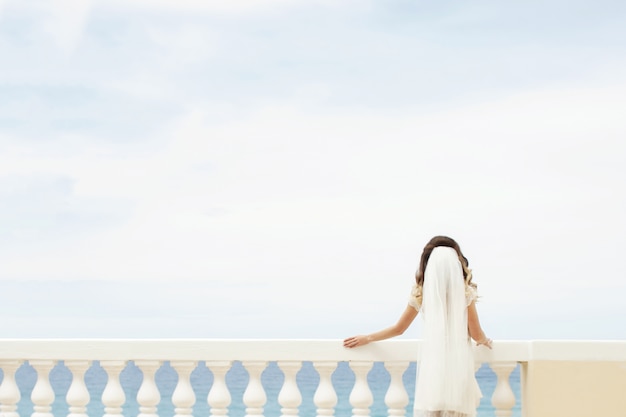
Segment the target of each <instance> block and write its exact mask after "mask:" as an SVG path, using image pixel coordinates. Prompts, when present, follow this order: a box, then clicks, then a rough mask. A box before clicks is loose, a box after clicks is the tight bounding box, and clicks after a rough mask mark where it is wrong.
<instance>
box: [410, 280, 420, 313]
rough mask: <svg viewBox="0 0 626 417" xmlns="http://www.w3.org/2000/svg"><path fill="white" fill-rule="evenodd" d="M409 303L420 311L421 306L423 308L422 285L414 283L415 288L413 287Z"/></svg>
mask: <svg viewBox="0 0 626 417" xmlns="http://www.w3.org/2000/svg"><path fill="white" fill-rule="evenodd" d="M409 305H410V306H411V307H413V308H414V309H415V310H417V311H420V308H422V287H418V286H417V284H415V285H413V288H411V295H410V296H409Z"/></svg>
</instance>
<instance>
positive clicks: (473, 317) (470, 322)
mask: <svg viewBox="0 0 626 417" xmlns="http://www.w3.org/2000/svg"><path fill="white" fill-rule="evenodd" d="M467 327H468V330H469V334H470V337H471V338H472V339H474V340H475V341H476V344H477V345H485V346H487V347H488V348H489V349H491V339H489V338H488V337H487V336H485V332H483V329H482V327H480V320H478V311H476V302H474V301H472V303H471V304H470V305H469V306H468V307H467Z"/></svg>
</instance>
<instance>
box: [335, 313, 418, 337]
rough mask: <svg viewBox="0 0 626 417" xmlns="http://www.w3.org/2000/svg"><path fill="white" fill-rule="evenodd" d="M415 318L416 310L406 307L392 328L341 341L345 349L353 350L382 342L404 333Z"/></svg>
mask: <svg viewBox="0 0 626 417" xmlns="http://www.w3.org/2000/svg"><path fill="white" fill-rule="evenodd" d="M415 317H417V310H415V308H413V307H411V306H410V305H408V306H406V309H405V310H404V312H403V313H402V315H401V316H400V319H399V320H398V322H397V323H396V324H394V325H393V326H391V327H387V328H386V329H383V330H381V331H379V332H376V333H372V334H369V335H358V336H352V337H349V338H347V339H346V340H344V341H343V346H344V347H347V348H354V347H357V346H363V345H367V344H368V343H370V342H375V341H377V340H384V339H389V338H390V337H394V336H399V335H401V334H402V333H404V331H405V330H406V329H407V328H408V327H409V325H410V324H411V323H412V322H413V320H415Z"/></svg>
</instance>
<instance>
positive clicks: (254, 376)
mask: <svg viewBox="0 0 626 417" xmlns="http://www.w3.org/2000/svg"><path fill="white" fill-rule="evenodd" d="M243 366H244V368H245V369H246V370H247V371H248V374H249V375H250V380H249V381H248V386H247V387H246V391H245V392H244V393H243V403H244V404H245V405H246V417H253V416H255V417H263V406H264V405H265V401H267V397H266V395H265V390H264V389H263V385H262V384H261V372H263V370H264V369H265V367H266V366H267V362H261V361H259V362H243Z"/></svg>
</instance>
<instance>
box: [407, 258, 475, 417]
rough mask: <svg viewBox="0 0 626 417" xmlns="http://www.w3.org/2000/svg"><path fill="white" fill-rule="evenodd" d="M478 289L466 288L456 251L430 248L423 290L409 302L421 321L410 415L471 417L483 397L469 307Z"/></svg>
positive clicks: (413, 294) (416, 291)
mask: <svg viewBox="0 0 626 417" xmlns="http://www.w3.org/2000/svg"><path fill="white" fill-rule="evenodd" d="M476 296H477V295H476V290H475V289H474V288H473V287H470V286H468V285H466V284H465V281H464V279H463V269H462V267H461V262H460V261H459V258H458V255H457V253H456V251H455V250H454V249H452V248H448V247H444V246H438V247H436V248H434V249H433V251H432V253H431V255H430V258H429V259H428V263H427V265H426V270H425V273H424V284H423V287H422V288H418V287H417V286H415V287H414V288H413V291H412V293H411V297H410V298H409V304H410V305H412V306H413V307H414V308H415V309H417V310H418V311H419V312H420V313H421V316H422V318H423V320H424V335H423V341H422V349H421V355H420V358H419V363H418V372H417V382H416V386H415V405H414V407H413V408H414V417H473V416H475V415H476V408H477V407H478V404H479V402H480V398H481V397H482V395H481V392H480V388H479V387H478V383H477V382H476V376H475V374H474V358H473V352H472V344H471V339H470V337H469V333H468V327H467V307H468V305H470V304H471V303H472V301H474V300H475V299H476Z"/></svg>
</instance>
